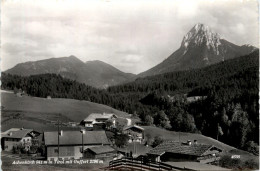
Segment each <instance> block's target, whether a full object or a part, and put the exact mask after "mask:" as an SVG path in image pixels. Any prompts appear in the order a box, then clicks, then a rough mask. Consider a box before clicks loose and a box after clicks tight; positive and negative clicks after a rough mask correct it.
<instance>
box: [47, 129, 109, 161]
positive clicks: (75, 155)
mask: <svg viewBox="0 0 260 171" xmlns="http://www.w3.org/2000/svg"><path fill="white" fill-rule="evenodd" d="M58 135H59V136H58ZM43 141H44V143H45V146H46V155H47V160H57V159H58V158H61V159H80V158H83V157H84V154H83V152H84V150H86V149H88V148H92V147H98V148H103V146H110V143H109V141H108V138H107V136H106V133H105V131H60V133H59V134H58V132H57V131H55V132H44V135H43Z"/></svg>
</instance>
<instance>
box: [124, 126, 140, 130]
mask: <svg viewBox="0 0 260 171" xmlns="http://www.w3.org/2000/svg"><path fill="white" fill-rule="evenodd" d="M131 128H136V129H139V130H142V131H143V130H144V128H142V127H140V126H137V125H130V126H127V127H125V128H124V129H123V130H127V129H131Z"/></svg>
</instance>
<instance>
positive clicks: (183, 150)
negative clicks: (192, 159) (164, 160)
mask: <svg viewBox="0 0 260 171" xmlns="http://www.w3.org/2000/svg"><path fill="white" fill-rule="evenodd" d="M212 147H214V146H213V145H209V144H191V145H187V144H184V143H180V142H175V141H167V142H164V143H162V144H160V145H158V146H157V147H155V148H153V149H152V150H150V151H149V154H155V155H162V154H163V153H165V152H171V153H176V154H187V155H193V156H202V155H203V154H204V153H205V152H207V151H208V150H209V149H211V148H212Z"/></svg>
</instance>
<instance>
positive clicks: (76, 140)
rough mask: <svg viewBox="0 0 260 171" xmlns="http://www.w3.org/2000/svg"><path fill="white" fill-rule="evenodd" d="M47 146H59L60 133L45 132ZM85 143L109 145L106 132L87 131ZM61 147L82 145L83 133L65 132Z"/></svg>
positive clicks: (61, 139) (84, 135)
mask: <svg viewBox="0 0 260 171" xmlns="http://www.w3.org/2000/svg"><path fill="white" fill-rule="evenodd" d="M44 141H45V145H58V132H57V131H54V132H44ZM83 143H84V144H85V145H88V144H109V141H108V139H107V135H106V133H105V131H85V134H83ZM60 145H82V133H81V132H80V131H63V133H62V135H61V136H60Z"/></svg>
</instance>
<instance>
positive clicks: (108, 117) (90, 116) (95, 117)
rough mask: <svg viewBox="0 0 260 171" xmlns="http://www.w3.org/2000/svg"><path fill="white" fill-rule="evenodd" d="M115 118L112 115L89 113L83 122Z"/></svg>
mask: <svg viewBox="0 0 260 171" xmlns="http://www.w3.org/2000/svg"><path fill="white" fill-rule="evenodd" d="M113 116H115V117H117V116H116V115H115V114H113V113H91V114H90V115H88V117H86V118H85V119H84V121H85V122H93V121H95V120H96V119H97V118H98V119H110V118H111V117H113Z"/></svg>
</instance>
